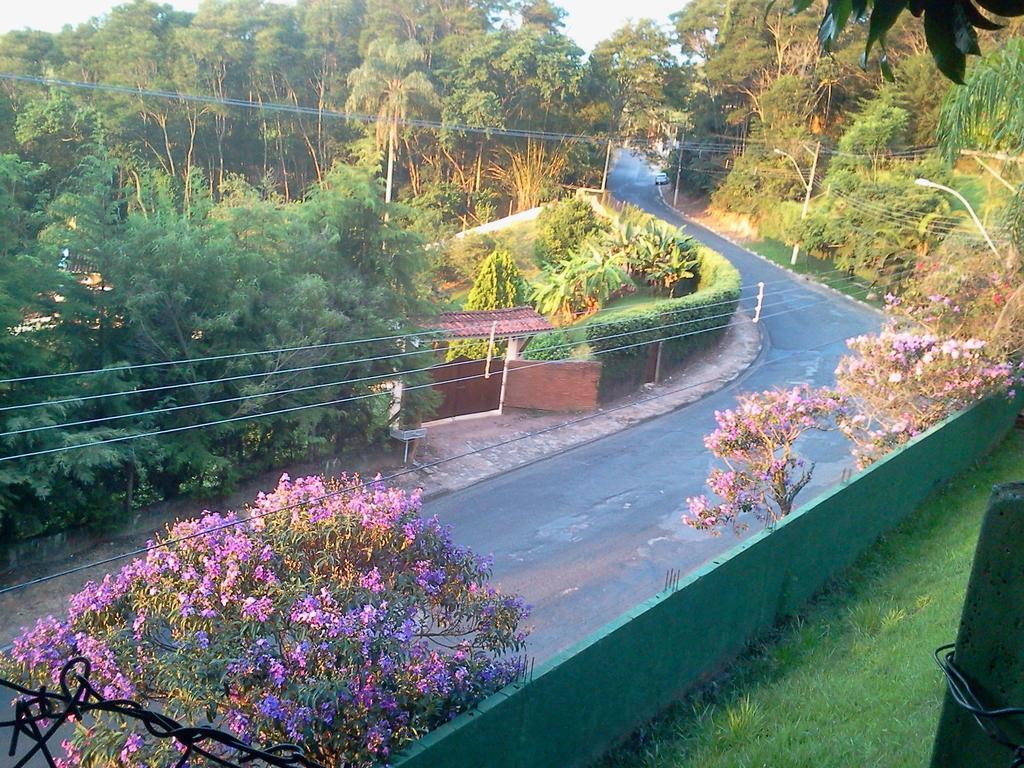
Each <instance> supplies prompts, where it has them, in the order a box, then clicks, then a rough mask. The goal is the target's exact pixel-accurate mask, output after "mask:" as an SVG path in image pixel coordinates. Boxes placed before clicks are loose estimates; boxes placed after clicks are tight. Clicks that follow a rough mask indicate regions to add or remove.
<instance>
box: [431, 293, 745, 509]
mask: <svg viewBox="0 0 1024 768" xmlns="http://www.w3.org/2000/svg"><path fill="white" fill-rule="evenodd" d="M737 314H742V315H744V316H746V313H745V312H743V311H742V310H737ZM753 325H754V327H755V329H756V331H757V350H756V351H755V352H754V354H753V356H752V357H751V359H750V361H749V362H748V363H746V364H745V365H743V366H741V367H740V368H739V369H737V370H736V371H734V372H733V373H732V375H730V376H728V377H721V378H717V379H714V380H713V381H711V382H708V383H709V384H714V387H713V388H712V389H710V390H708V391H707V392H705V393H704V394H702V395H701V396H700V397H698V398H696V399H694V400H691V401H689V402H686V403H680V404H679V405H677V406H675V407H673V408H669V409H667V410H665V411H662V412H661V413H652V414H648V415H646V416H641V417H639V418H638V419H637V420H636V421H634V422H633V423H631V424H628V425H627V426H625V427H623V428H622V429H617V430H615V431H612V432H608V433H607V434H604V435H597V436H595V437H591V438H587V439H586V440H583V441H581V442H578V443H575V444H573V445H567V446H564V447H562V448H557V449H555V450H554V451H551V452H550V453H545V454H544V455H542V456H535V457H533V458H531V459H527V460H526V461H524V462H522V463H521V464H516V465H515V466H513V467H508V468H505V469H504V470H502V471H499V472H494V473H493V474H489V475H487V476H485V477H480V478H477V479H476V480H473V481H472V482H470V483H467V484H466V485H462V486H459V487H458V488H446V489H444V490H438V491H432V492H425V493H423V501H424V502H425V503H426V502H429V501H435V500H437V499H443V498H444V497H446V496H450V495H451V494H453V493H461V492H462V491H466V490H469V489H470V488H474V487H476V486H477V485H480V484H481V483H486V482H489V481H491V480H493V479H494V478H496V477H499V476H501V475H502V474H507V473H509V472H517V471H519V470H521V469H526V468H528V467H531V466H533V465H534V464H539V463H540V462H542V461H547V460H548V459H553V458H555V457H557V456H562V455H564V454H567V453H570V452H572V451H575V450H577V449H578V448H585V447H587V446H589V445H593V444H594V443H597V442H600V441H601V440H605V439H607V438H609V437H615V436H616V435H621V434H623V433H624V432H628V431H629V430H631V429H635V428H636V427H639V426H642V425H643V424H646V423H648V422H650V421H653V420H654V419H659V418H661V417H663V416H668V415H670V414H673V413H676V412H677V411H680V410H682V409H683V408H688V407H690V406H691V405H695V404H697V403H699V402H700V401H701V400H704V399H706V398H708V397H711V396H712V395H716V394H718V393H719V392H722V391H723V390H725V389H727V388H728V387H729V386H730V385H732V384H734V383H735V382H737V381H739V380H741V379H743V378H744V377H745V376H746V375H747V374H748V373H749V372H750V371H751V369H752V368H753V367H754V365H755V364H756V363H757V362H758V361H759V360H761V359H762V357H763V356H764V348H765V344H764V330H763V326H762V325H761V324H760V323H753ZM639 404H642V403H631V404H630V405H639ZM624 407H628V405H624ZM602 412H603V410H602V409H600V408H599V409H598V410H597V411H596V412H595V413H602ZM484 450H486V449H484Z"/></svg>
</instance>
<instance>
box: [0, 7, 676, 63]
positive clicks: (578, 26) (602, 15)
mask: <svg viewBox="0 0 1024 768" xmlns="http://www.w3.org/2000/svg"><path fill="white" fill-rule="evenodd" d="M167 1H168V2H170V4H171V5H173V6H174V7H175V8H180V9H182V10H190V11H194V10H195V9H196V7H197V6H198V5H199V0H167ZM556 3H557V4H558V5H561V6H562V7H563V8H565V9H566V10H567V11H568V12H569V15H568V17H567V18H566V33H567V34H568V35H569V36H570V37H572V38H573V39H574V40H575V41H576V43H577V44H578V45H579V46H580V47H581V48H582V49H583V50H585V51H590V50H591V49H592V48H593V47H594V45H595V44H596V43H597V42H598V41H599V40H602V39H604V38H605V37H608V35H610V34H611V33H612V32H613V31H615V30H616V29H618V28H619V27H621V26H622V25H623V24H625V23H626V21H627V20H628V19H641V18H651V19H654V20H655V21H657V22H660V23H667V22H668V17H669V14H671V13H675V12H676V11H678V10H679V9H680V8H681V7H682V6H683V4H684V3H685V0H630V1H629V2H627V3H622V2H617V1H616V2H613V0H561V2H558V0H556ZM117 4H118V3H117V2H114V1H113V0H3V2H2V7H0V32H7V31H8V30H11V29H23V28H25V27H31V28H32V29H42V30H46V31H48V32H57V31H58V30H60V28H61V27H62V26H63V25H65V24H72V25H74V24H78V23H80V22H83V21H88V20H89V19H90V18H91V17H93V16H99V15H101V14H103V13H105V12H106V11H108V10H110V8H111V7H113V6H114V5H117Z"/></svg>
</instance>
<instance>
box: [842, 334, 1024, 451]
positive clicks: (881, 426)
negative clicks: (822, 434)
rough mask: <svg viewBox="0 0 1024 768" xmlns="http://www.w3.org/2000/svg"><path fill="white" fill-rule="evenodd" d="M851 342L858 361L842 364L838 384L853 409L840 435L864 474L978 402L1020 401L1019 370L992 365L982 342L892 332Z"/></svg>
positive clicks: (995, 362) (849, 357) (847, 359)
mask: <svg viewBox="0 0 1024 768" xmlns="http://www.w3.org/2000/svg"><path fill="white" fill-rule="evenodd" d="M846 343H847V346H848V347H849V348H850V350H851V351H852V352H853V354H852V355H847V356H846V357H843V358H842V360H840V361H839V367H838V368H837V369H836V379H837V383H838V388H839V391H840V392H841V393H842V394H843V395H844V396H845V397H846V398H847V399H848V401H849V402H850V405H851V408H850V409H849V411H848V412H846V413H845V414H843V415H842V416H841V417H840V419H839V428H840V429H841V430H842V431H843V433H844V434H846V435H847V436H848V437H849V438H850V439H851V440H852V441H853V442H854V445H855V454H856V456H857V461H858V464H859V465H860V466H861V467H864V466H867V465H868V464H871V463H872V462H874V461H876V460H878V459H879V458H881V457H882V456H884V455H885V454H886V453H888V452H889V451H891V450H892V449H893V448H895V447H896V446H899V445H902V444H903V443H906V442H907V441H909V440H910V439H911V438H913V437H915V436H916V435H919V434H921V433H922V432H924V431H926V430H927V429H928V428H929V427H931V426H933V425H935V424H937V423H938V422H940V421H942V420H943V419H944V418H946V417H947V416H949V415H951V414H953V413H956V412H957V411H959V410H961V409H963V408H966V407H967V406H969V405H971V404H972V403H975V402H977V401H979V400H981V399H983V398H985V397H988V396H989V395H995V394H1004V395H1010V396H1011V397H1012V396H1013V394H1014V392H1013V387H1014V385H1015V381H1016V379H1017V374H1016V372H1015V370H1014V367H1013V365H1012V364H1010V363H1007V362H1001V361H999V360H997V359H993V357H991V356H990V355H989V354H987V344H986V342H984V341H982V340H980V339H964V340H961V339H954V338H943V337H940V336H936V335H934V334H930V333H915V332H910V331H901V330H898V329H896V328H895V327H893V326H890V327H887V328H885V329H883V330H882V332H881V333H878V334H872V335H867V336H858V337H856V338H853V339H849V340H847V342H846Z"/></svg>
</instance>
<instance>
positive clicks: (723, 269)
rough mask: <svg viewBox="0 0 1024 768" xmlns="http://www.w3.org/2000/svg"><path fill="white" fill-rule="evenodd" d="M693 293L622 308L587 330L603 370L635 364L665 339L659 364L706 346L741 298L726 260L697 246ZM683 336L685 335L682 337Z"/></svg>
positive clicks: (737, 278)
mask: <svg viewBox="0 0 1024 768" xmlns="http://www.w3.org/2000/svg"><path fill="white" fill-rule="evenodd" d="M698 259H699V260H698V264H697V281H698V282H697V290H696V291H695V292H693V293H691V294H688V295H686V296H681V297H678V298H673V299H665V300H664V301H658V302H655V303H653V304H645V305H643V306H642V307H638V308H636V309H635V310H624V311H623V312H622V314H617V315H615V316H614V318H613V319H603V320H600V321H599V322H595V323H593V324H591V325H588V326H587V327H586V334H587V340H588V342H589V343H590V348H591V350H592V351H593V352H594V353H596V354H599V355H600V359H601V360H602V361H604V363H605V367H607V368H619V367H620V366H619V365H617V363H626V362H629V363H632V364H633V365H639V364H640V363H639V362H638V361H640V360H643V359H644V358H645V357H646V355H647V354H649V352H648V345H649V344H651V343H654V342H656V341H664V347H663V348H662V363H663V364H670V365H671V364H676V363H679V362H681V361H682V360H683V359H684V358H685V357H687V356H688V355H689V354H691V353H692V352H693V351H694V350H697V349H701V348H703V347H705V346H706V345H707V341H708V339H709V338H711V337H712V334H710V333H708V331H715V330H718V329H721V328H723V327H724V326H725V325H727V324H728V322H729V320H730V318H731V317H732V315H733V313H734V312H735V311H736V307H737V305H738V304H739V297H740V275H739V272H737V271H736V268H735V267H733V266H732V264H730V263H729V261H728V260H727V259H725V257H723V256H721V255H720V254H718V253H716V252H715V251H712V250H711V249H710V248H707V247H705V246H703V245H702V246H699V248H698ZM684 334H685V335H684Z"/></svg>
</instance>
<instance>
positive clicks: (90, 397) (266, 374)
mask: <svg viewBox="0 0 1024 768" xmlns="http://www.w3.org/2000/svg"><path fill="white" fill-rule="evenodd" d="M773 282H790V281H789V280H788V279H787V278H780V279H779V280H778V281H773ZM766 285H767V283H766ZM746 290H757V286H756V285H747V286H741V288H740V291H741V292H742V291H746ZM728 303H729V302H728V301H720V302H715V303H712V304H707V305H705V306H720V305H724V304H728ZM615 309H616V308H615V307H606V308H604V309H600V310H598V311H597V312H595V313H594V314H595V315H598V314H600V313H602V312H609V311H615ZM678 311H679V310H678V309H670V310H665V311H664V312H659V313H656V314H655V315H654V316H655V317H659V316H663V315H668V314H674V313H676V312H678ZM610 324H612V323H588V325H589V326H590V327H600V326H603V325H610ZM429 333H431V334H435V335H436V334H438V333H442V332H441V331H430V332H429ZM402 338H404V337H402V336H396V337H380V338H379V339H368V340H353V342H352V343H355V342H357V341H366V342H367V343H369V342H370V341H379V340H388V339H396V340H398V339H402ZM332 343H333V342H332ZM337 343H338V344H342V343H348V342H337ZM323 347H324V345H311V346H307V347H292V348H291V350H292V351H301V350H307V349H320V348H323ZM434 351H435V350H431V349H413V350H404V351H401V352H391V353H388V354H380V355H373V356H370V357H361V358H355V359H352V360H339V361H332V362H326V363H315V364H311V365H305V366H293V367H291V368H279V369H271V370H267V371H256V372H252V373H240V374H234V375H231V376H222V377H219V378H213V379H203V380H198V381H185V382H179V383H175V384H158V385H154V386H150V387H142V388H139V389H124V390H116V391H108V392H102V393H93V394H87V395H72V396H66V397H59V398H56V399H53V398H51V399H48V400H39V401H34V402H29V403H17V404H14V405H6V406H0V413H4V412H9V411H18V410H25V409H29V408H41V407H45V406H55V405H67V404H71V403H81V402H90V401H94V400H103V399H108V398H113V397H128V396H132V395H142V394H151V393H153V392H166V391H168V390H172V389H188V388H194V387H199V386H205V385H210V384H223V383H226V382H232V381H245V380H248V379H257V378H261V377H262V378H270V377H273V376H281V375H284V374H290V373H305V372H308V371H314V370H324V369H327V368H339V367H345V366H351V365H359V364H365V363H377V362H384V361H388V360H397V359H399V358H405V357H410V356H414V355H424V354H430V353H431V352H434ZM240 354H241V353H240ZM247 354H251V355H258V354H264V353H263V352H252V353H247ZM202 359H203V358H195V360H202ZM208 359H218V357H217V356H215V357H213V358H208ZM182 362H189V361H182ZM177 364H179V363H176V362H173V361H172V362H167V363H154V364H152V365H153V366H155V365H177ZM143 367H147V366H145V365H140V366H132V365H122V366H117V367H112V368H106V369H104V368H98V369H90V370H86V371H76V372H71V373H74V374H79V375H86V374H97V373H103V372H106V371H111V370H127V369H130V368H143Z"/></svg>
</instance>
